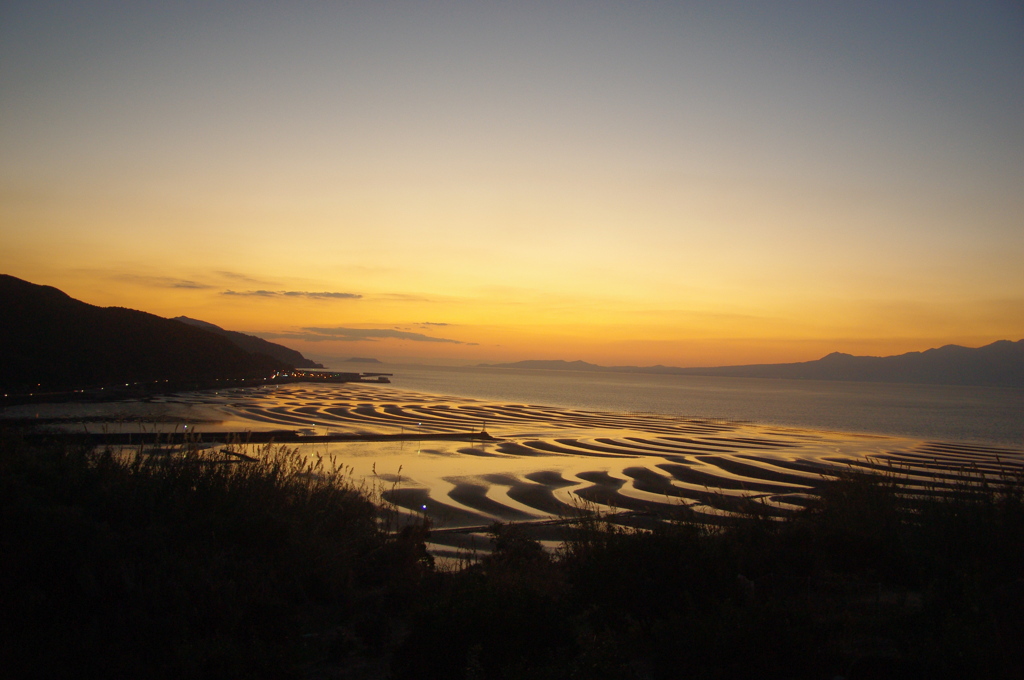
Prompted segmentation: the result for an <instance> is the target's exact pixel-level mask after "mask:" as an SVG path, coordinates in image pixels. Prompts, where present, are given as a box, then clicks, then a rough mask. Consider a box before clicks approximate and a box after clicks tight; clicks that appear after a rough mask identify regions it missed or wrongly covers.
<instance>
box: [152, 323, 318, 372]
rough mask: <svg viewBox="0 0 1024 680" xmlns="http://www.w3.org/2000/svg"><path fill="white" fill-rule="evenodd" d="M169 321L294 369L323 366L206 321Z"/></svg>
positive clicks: (270, 343)
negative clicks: (192, 327) (204, 331)
mask: <svg viewBox="0 0 1024 680" xmlns="http://www.w3.org/2000/svg"><path fill="white" fill-rule="evenodd" d="M171 321H180V322H181V323H187V324H188V325H190V326H195V327H196V328H202V329H203V330H206V331H210V332H211V333H216V334H217V335H222V336H224V337H225V338H227V339H228V340H230V341H231V342H233V343H235V345H237V346H238V347H241V348H242V349H244V350H245V351H246V352H248V353H249V354H264V355H266V356H268V357H271V358H272V359H277V360H278V361H280V362H282V363H285V364H288V365H290V366H293V367H295V368H323V367H324V366H323V364H318V363H316V362H315V361H311V360H309V359H307V358H306V357H304V356H302V354H301V353H300V352H296V351H295V350H294V349H291V348H289V347H285V346H284V345H279V344H277V343H276V342H270V341H269V340H264V339H263V338H258V337H256V336H255V335H247V334H246V333H239V332H238V331H228V330H224V329H223V328H221V327H220V326H217V325H215V324H212V323H209V322H207V321H200V320H199V319H190V318H189V317H187V316H176V317H174V318H173V319H171Z"/></svg>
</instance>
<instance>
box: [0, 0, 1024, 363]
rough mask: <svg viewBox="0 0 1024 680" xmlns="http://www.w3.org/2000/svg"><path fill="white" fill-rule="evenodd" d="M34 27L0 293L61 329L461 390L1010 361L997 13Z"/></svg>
mask: <svg viewBox="0 0 1024 680" xmlns="http://www.w3.org/2000/svg"><path fill="white" fill-rule="evenodd" d="M44 4H45V3H44ZM799 4H800V3H798V5H799ZM43 9H45V10H46V11H43ZM43 9H40V8H39V7H38V6H37V5H35V4H29V3H15V4H14V5H12V6H11V8H10V9H9V10H5V12H6V15H5V16H6V20H5V21H3V22H0V64H2V66H0V103H2V104H3V106H4V108H5V122H4V125H3V126H2V127H0V196H2V201H0V238H2V242H0V244H2V248H0V271H3V272H4V273H8V274H11V275H14V276H18V277H20V278H24V279H26V280H29V281H32V282H33V283H40V284H46V285H53V286H55V287H58V288H60V289H62V290H64V291H65V292H67V293H68V294H70V295H72V296H73V297H76V298H78V299H81V300H83V301H85V302H89V303H91V304H97V305H118V306H126V307H132V308H136V309H141V310H144V311H148V312H151V313H155V314H159V315H161V316H179V315H185V316H190V317H193V318H199V319H202V320H205V321H209V322H211V323H216V324H218V325H220V326H222V327H225V328H229V329H233V330H241V331H244V332H253V333H256V334H265V335H266V336H267V337H271V336H273V337H274V338H275V339H276V341H279V342H282V343H283V344H286V345H289V346H294V347H296V348H297V349H300V350H301V351H303V352H305V353H311V354H314V355H325V356H338V357H343V356H351V355H366V356H378V357H379V358H416V357H420V358H423V359H426V360H437V361H451V362H464V363H478V362H482V361H515V360H521V359H531V358H564V359H584V360H587V361H591V362H593V363H601V364H634V365H647V364H655V363H662V364H667V365H677V366H706V365H723V364H740V363H768V362H778V361H805V360H811V359H816V358H820V356H823V355H824V354H827V353H829V352H831V351H843V352H849V353H853V354H873V355H887V354H897V353H901V352H906V351H914V350H924V349H928V348H929V347H934V346H940V345H944V344H950V343H955V344H963V345H967V346H980V345H983V344H987V343H989V342H992V341H994V340H998V339H1018V338H1019V337H1021V336H1022V335H1024V268H1021V267H1020V262H1021V261H1024V229H1022V228H1021V227H1022V222H1021V216H1022V215H1024V170H1022V165H1021V159H1022V158H1024V132H1022V130H1021V128H1020V126H1019V121H1020V120H1021V119H1024V110H1022V107H1024V103H1022V102H1024V83H1022V82H1021V80H1020V78H1019V74H1020V73H1021V72H1022V71H1024V46H1022V45H1021V41H1020V40H1019V30H1018V29H1024V18H1022V16H1021V13H1020V12H1019V11H1017V10H1016V9H1014V8H1010V7H1007V6H1004V5H1000V4H999V3H982V4H981V5H978V4H976V3H974V4H971V5H967V4H964V5H963V6H959V5H956V6H950V7H947V8H946V9H945V10H944V11H943V12H939V11H938V10H935V11H934V12H933V13H929V12H925V14H928V16H927V17H923V18H922V17H921V16H919V14H918V13H916V12H912V11H910V10H897V9H892V10H891V11H888V10H887V11H884V12H883V11H880V10H873V9H861V10H857V9H854V8H845V9H840V8H824V7H820V6H818V5H812V4H807V6H802V5H801V6H800V7H797V6H793V7H788V8H778V9H777V10H775V11H773V12H771V13H770V14H766V13H765V12H763V11H762V10H760V9H758V8H756V7H754V6H749V7H740V6H736V7H724V6H723V7H719V8H707V9H703V10H697V9H694V8H686V7H679V6H675V5H672V4H666V5H651V6H645V7H643V8H637V9H636V10H635V11H626V10H625V9H624V8H617V7H612V6H608V7H600V8H592V9H587V10H586V11H583V10H578V8H574V7H573V6H570V5H562V4H559V3H555V4H551V5H546V6H543V7H540V6H537V7H499V6H493V7H492V6H487V7H482V6H479V5H477V4H474V3H454V4H448V3H430V2H428V3H417V4H407V3H392V2H384V3H374V4H373V5H372V6H367V7H354V6H353V7H350V6H322V7H321V6H317V7H306V8H304V9H302V10H300V11H294V12H292V11H289V12H287V13H283V10H279V9H275V8H271V7H263V6H259V5H255V4H250V3H229V5H225V6H224V7H221V8H187V9H186V8H181V9H175V10H172V9H170V8H156V7H148V6H147V7H141V6H140V7H134V8H131V9H130V10H129V9H125V10H124V11H121V10H118V11H113V10H111V9H110V8H109V7H107V6H105V5H100V4H96V5H93V4H92V3H84V4H82V5H81V6H80V7H77V8H66V7H61V8H58V7H57V6H56V5H54V6H52V7H45V8H43ZM854 28H855V29H856V30H853V29H854ZM981 36H983V38H982V37H981ZM143 45H145V49H143V48H142V46H143ZM311 328H319V329H326V328H334V329H361V330H362V331H373V330H377V331H392V332H397V333H398V334H399V335H394V334H392V335H388V334H387V333H380V334H378V336H377V337H370V336H365V334H364V336H359V334H355V333H351V334H349V335H348V336H345V337H312V336H311V332H310V331H309V330H308V329H311ZM402 333H407V334H413V335H405V336H403V335H401V334H402ZM338 334H343V331H338V333H337V334H336V335H338ZM323 335H324V334H321V336H323ZM419 336H422V337H419Z"/></svg>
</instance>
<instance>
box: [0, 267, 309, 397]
mask: <svg viewBox="0 0 1024 680" xmlns="http://www.w3.org/2000/svg"><path fill="white" fill-rule="evenodd" d="M0 319H2V323H0V388H3V389H4V390H11V391H15V390H25V389H36V390H38V391H46V390H53V389H67V388H84V387H92V386H98V385H113V384H119V383H130V382H143V381H157V380H168V381H171V382H175V381H178V382H180V381H206V380H213V379H215V378H256V377H263V376H269V375H270V374H272V373H273V372H274V371H276V370H287V369H290V368H291V365H290V364H288V363H287V362H284V361H280V360H277V359H274V358H272V357H269V356H266V355H264V354H250V353H249V352H246V351H245V350H243V349H241V348H239V347H238V346H236V345H235V344H234V343H232V342H231V341H230V340H228V339H227V338H225V337H222V336H220V335H217V334H215V333H211V332H210V331H208V330H204V329H202V328H196V327H194V326H189V325H187V324H183V323H179V322H177V321H172V320H171V319H164V318H162V317H159V316H155V315H153V314H147V313H146V312H139V311H135V310H132V309H125V308H123V307H97V306H94V305H90V304H87V303H85V302H81V301H79V300H75V299H74V298H72V297H70V296H68V295H67V294H65V293H63V292H61V291H60V290H57V289H56V288H53V287H51V286H39V285H36V284H33V283H29V282H27V281H23V280H21V279H18V278H15V277H13V276H8V275H4V274H0Z"/></svg>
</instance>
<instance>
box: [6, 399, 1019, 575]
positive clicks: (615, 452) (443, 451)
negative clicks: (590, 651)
mask: <svg viewBox="0 0 1024 680" xmlns="http://www.w3.org/2000/svg"><path fill="white" fill-rule="evenodd" d="M75 406H76V405H74V404H59V405H52V406H50V405H26V406H24V407H17V408H20V409H27V410H26V411H25V413H21V412H19V411H16V410H13V409H8V411H7V412H6V413H4V416H5V417H22V418H32V417H33V414H38V415H39V418H40V419H50V421H51V422H52V423H54V425H51V426H56V427H61V428H63V429H68V430H75V429H78V430H81V429H82V428H88V429H89V431H92V432H96V431H97V430H99V429H100V428H101V427H102V428H104V430H105V431H109V432H153V431H157V432H173V431H181V428H184V427H185V425H188V427H189V428H190V430H189V431H192V432H196V431H198V432H201V433H202V432H244V431H250V432H266V431H271V430H290V431H298V432H301V433H304V434H305V435H307V436H310V437H311V439H310V440H309V442H308V443H300V444H297V446H299V447H300V449H301V450H303V451H306V452H308V453H309V455H325V456H328V457H333V458H334V459H335V460H336V462H337V463H338V464H339V465H341V466H345V467H346V468H348V469H349V470H351V474H352V476H353V479H354V481H356V482H357V483H361V484H365V485H366V486H367V487H368V488H371V489H375V490H376V491H377V492H378V493H380V494H381V495H382V497H383V498H384V499H385V500H386V501H388V502H390V503H393V504H394V506H395V507H396V510H397V512H398V513H399V514H400V515H402V516H404V517H405V518H406V519H414V518H422V517H426V518H429V519H430V521H431V522H432V525H433V527H434V531H433V532H432V534H433V535H432V537H431V549H432V550H433V551H435V552H436V553H437V554H438V555H447V556H450V555H452V554H456V553H457V552H458V551H459V550H479V549H482V548H484V547H485V546H486V545H487V540H486V529H487V527H488V526H489V525H490V524H492V523H493V522H496V521H500V522H513V521H514V522H529V523H533V524H535V525H536V531H537V535H538V536H542V537H544V538H546V539H549V540H557V539H556V537H557V535H558V533H557V529H558V524H557V522H558V521H560V520H563V519H565V518H567V517H571V516H574V515H575V514H577V513H578V512H579V511H580V510H581V509H588V510H595V511H599V512H601V513H603V514H604V515H605V516H607V517H609V518H610V519H612V520H614V521H621V522H622V523H623V524H629V525H636V524H637V523H638V522H639V520H640V519H642V518H647V519H650V518H655V519H657V518H669V517H675V518H678V517H682V516H691V517H698V518H704V519H707V520H708V521H714V520H715V518H721V517H722V516H724V515H728V514H729V513H733V512H736V511H738V510H740V509H741V508H742V505H743V503H744V502H749V500H754V501H756V502H758V503H759V504H760V507H761V508H762V509H763V510H764V511H766V512H768V513H769V514H778V515H782V514H785V513H788V512H792V511H793V510H796V509H798V508H800V507H802V506H803V505H805V504H806V501H807V498H808V495H809V494H812V493H813V492H814V491H815V489H817V488H819V487H820V486H821V485H822V483H823V482H824V481H825V480H827V479H829V478H831V477H832V476H834V475H837V474H840V473H843V472H846V471H849V470H861V471H880V472H897V473H898V474H899V475H900V476H901V477H902V478H904V479H905V480H906V481H907V484H908V490H910V491H912V492H914V493H941V492H942V491H943V490H944V489H948V488H951V487H952V486H953V485H955V484H956V483H957V477H958V476H959V475H961V474H962V473H963V472H964V471H965V470H966V471H968V472H970V473H971V474H974V475H979V476H983V477H986V478H989V479H992V480H996V479H999V478H1000V477H1001V476H1004V475H1008V474H1011V475H1015V474H1021V473H1022V470H1024V450H1020V449H1011V448H1004V447H996V446H987V445H973V444H967V443H960V442H929V441H921V440H915V439H909V438H901V437H891V436H872V435H864V434H863V433H860V434H848V433H838V432H821V431H812V430H803V429H796V428H784V427H779V426H762V425H757V424H752V423H739V422H729V421H719V420H704V419H692V418H685V417H669V416H663V415H654V414H623V413H603V412H595V411H581V410H572V409H560V408H552V407H547V406H537V405H530V404H502V403H495V402H486V401H480V400H474V399H466V398H458V397H445V396H438V395H430V394H420V393H415V392H409V391H404V390H398V389H394V388H391V387H388V386H383V385H361V384H343V385H334V384H329V385H325V384H302V383H300V384H292V385H280V386H272V387H266V388H240V389H232V390H222V391H220V392H217V393H215V392H210V391H206V392H191V393H180V394H175V395H167V396H164V397H159V398H155V399H153V400H151V401H150V402H121V403H112V404H88V405H81V406H79V408H78V409H77V411H76V408H75ZM28 411H32V413H29V412H28ZM76 417H77V418H78V419H79V420H77V421H76ZM82 419H86V420H89V421H91V422H86V423H85V424H82V423H81V420H82ZM482 430H486V432H487V433H489V434H490V435H491V436H493V437H494V438H495V441H473V442H467V441H451V440H437V439H433V438H432V437H431V435H433V436H434V437H436V436H441V435H446V434H457V433H467V432H480V431H482ZM340 435H364V436H366V437H367V438H372V437H375V436H376V437H379V436H380V435H392V436H396V438H395V439H391V440H387V441H324V439H330V438H331V437H332V436H335V437H336V436H340ZM417 435H423V436H422V437H418V436H417ZM314 438H315V439H314ZM316 440H319V441H316ZM289 445H291V444H289ZM236 448H237V446H236Z"/></svg>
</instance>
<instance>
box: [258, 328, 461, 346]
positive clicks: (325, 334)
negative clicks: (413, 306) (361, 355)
mask: <svg viewBox="0 0 1024 680" xmlns="http://www.w3.org/2000/svg"><path fill="white" fill-rule="evenodd" d="M259 336H260V337H262V338H281V339H286V338H287V339H291V340H306V341H309V342H327V341H337V342H363V341H370V342H375V341H377V340H389V339H390V340H410V341H412V342H448V343H452V344H456V345H466V344H473V343H465V342H462V341H461V340H453V339H451V338H437V337H434V336H432V335H426V334H424V333H414V332H412V331H403V330H396V329H394V328H345V327H341V326H339V327H335V328H303V329H302V332H295V333H260V334H259Z"/></svg>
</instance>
